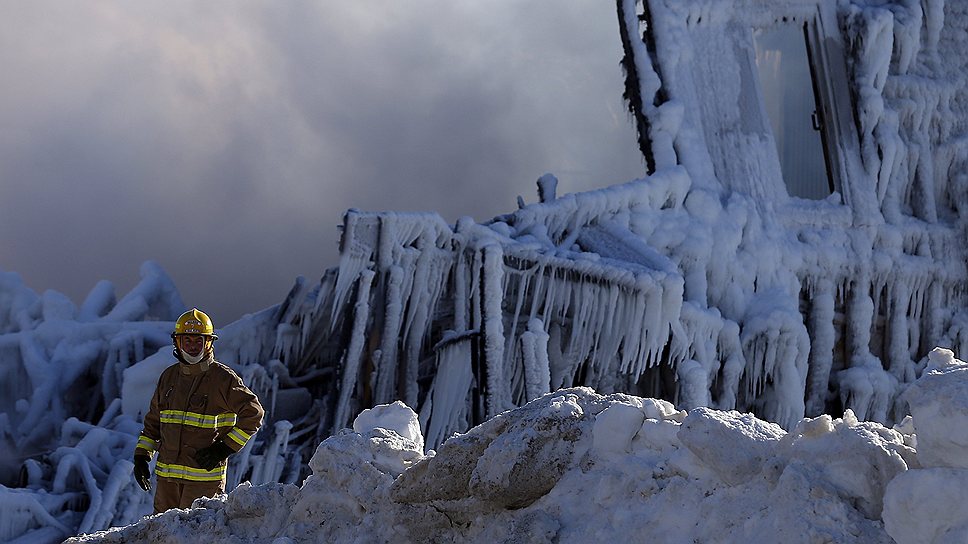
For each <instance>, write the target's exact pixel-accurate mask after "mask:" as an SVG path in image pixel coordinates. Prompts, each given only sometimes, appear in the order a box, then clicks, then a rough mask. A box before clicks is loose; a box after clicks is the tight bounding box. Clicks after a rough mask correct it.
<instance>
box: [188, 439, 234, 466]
mask: <svg viewBox="0 0 968 544" xmlns="http://www.w3.org/2000/svg"><path fill="white" fill-rule="evenodd" d="M233 453H234V450H232V448H230V447H228V446H226V445H225V443H224V442H222V441H221V440H219V441H218V442H216V443H214V444H212V445H211V446H209V447H207V448H202V449H200V450H198V452H197V453H196V454H195V461H196V462H197V463H198V466H200V467H202V468H204V469H205V470H212V469H213V468H215V467H217V466H218V464H219V463H221V462H222V461H224V460H225V459H226V458H227V457H228V456H229V455H232V454H233Z"/></svg>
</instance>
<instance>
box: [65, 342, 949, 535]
mask: <svg viewBox="0 0 968 544" xmlns="http://www.w3.org/2000/svg"><path fill="white" fill-rule="evenodd" d="M906 399H907V401H908V402H909V403H910V405H911V408H912V412H913V414H914V415H913V421H911V420H906V421H905V422H904V424H903V425H899V426H898V428H896V429H888V428H885V427H883V426H882V425H880V424H878V423H873V422H860V421H858V420H857V419H856V418H855V417H854V416H853V414H852V413H851V412H848V413H846V414H844V417H843V418H838V419H833V418H831V417H830V416H827V415H823V416H820V417H817V418H812V419H804V420H803V421H802V422H801V423H800V424H798V425H797V426H796V428H795V429H793V430H792V431H791V432H785V431H784V430H783V429H781V428H780V427H779V426H777V425H775V424H773V423H768V422H765V421H762V420H759V419H756V418H755V417H753V416H751V415H749V414H741V413H738V412H735V411H718V410H713V409H709V408H696V409H694V410H691V411H689V412H685V411H680V410H676V409H675V408H674V407H673V406H672V405H671V404H669V403H668V402H665V401H661V400H655V399H645V398H639V397H633V396H628V395H624V394H612V395H606V396H602V395H599V394H596V393H595V392H594V391H592V390H590V389H587V388H574V389H562V390H559V391H555V392H552V393H549V394H546V395H544V396H542V397H540V398H538V399H536V400H534V401H532V402H530V403H528V404H527V405H525V406H523V407H521V408H517V409H514V410H511V411H508V412H505V413H502V414H500V415H498V416H497V417H495V418H492V419H490V420H488V421H487V422H486V423H484V424H482V425H479V426H477V427H475V428H473V429H471V430H470V431H468V432H467V433H464V434H459V435H455V436H454V437H452V438H450V439H449V440H448V441H446V442H445V443H444V444H442V445H441V446H440V448H439V450H437V451H436V452H433V451H428V452H427V453H426V455H425V454H424V451H423V437H422V436H421V434H420V430H419V429H420V428H419V426H418V425H417V416H416V414H414V413H413V412H412V411H411V410H410V409H409V408H407V407H406V406H405V405H403V404H402V403H399V402H397V403H394V404H390V405H381V406H378V407H376V408H373V409H371V410H367V411H365V412H363V413H362V414H360V416H359V417H357V418H356V420H355V422H354V425H353V429H352V430H350V429H346V430H344V431H342V432H340V433H338V434H337V435H334V436H332V437H330V438H328V439H326V440H325V441H324V442H322V443H321V444H320V445H319V447H318V449H317V450H316V453H315V455H314V456H313V458H312V461H311V462H310V467H311V469H312V475H311V476H310V477H309V478H307V479H306V481H305V482H304V483H303V484H302V485H301V486H297V485H291V484H277V483H270V484H265V485H259V486H253V485H249V484H242V485H241V486H239V487H238V488H236V489H235V490H234V491H232V492H231V493H229V494H228V495H227V496H222V497H217V498H214V499H200V500H198V501H196V503H195V505H194V506H195V507H194V508H193V509H191V510H172V511H169V512H166V513H163V514H159V515H156V516H151V517H148V518H146V519H144V520H142V521H141V522H139V523H137V524H135V525H131V526H128V527H123V528H116V529H111V530H109V531H106V532H102V533H97V534H92V535H82V536H79V537H76V538H73V539H70V540H68V542H72V543H81V542H85V543H93V542H105V543H106V542H125V543H133V542H145V543H148V542H167V543H181V542H185V543H188V542H273V543H276V544H282V543H292V542H534V543H537V542H561V543H565V542H576V543H578V542H616V541H640V542H668V543H682V542H703V543H716V542H722V543H732V542H756V543H759V542H763V543H768V542H784V543H798V542H803V543H807V542H811V543H813V542H837V543H842V542H858V543H876V542H885V543H889V542H897V543H898V544H908V543H912V544H913V543H942V542H946V543H948V542H951V543H953V542H965V541H966V539H968V521H966V520H968V500H966V499H968V496H966V495H968V491H966V490H968V446H966V444H968V400H966V399H968V364H966V363H964V362H962V361H959V360H957V359H955V358H954V355H953V354H952V353H951V352H950V351H948V350H943V349H937V350H935V351H933V352H932V353H931V356H930V363H929V369H928V370H927V371H926V372H925V374H924V376H922V377H921V378H920V379H919V380H918V381H917V382H916V383H915V384H914V385H913V386H912V387H911V389H910V390H909V392H908V393H907V394H906ZM892 539H893V540H892Z"/></svg>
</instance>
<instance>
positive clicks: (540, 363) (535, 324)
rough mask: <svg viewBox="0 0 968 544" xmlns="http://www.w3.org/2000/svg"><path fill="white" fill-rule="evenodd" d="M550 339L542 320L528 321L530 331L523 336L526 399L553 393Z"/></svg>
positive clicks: (522, 350) (522, 348)
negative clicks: (549, 357) (549, 358)
mask: <svg viewBox="0 0 968 544" xmlns="http://www.w3.org/2000/svg"><path fill="white" fill-rule="evenodd" d="M548 338H549V336H548V333H546V332H545V331H544V324H543V323H542V322H541V320H540V319H531V320H530V321H528V331H527V332H525V333H523V334H522V335H521V352H522V357H523V359H524V361H523V362H524V375H525V398H528V399H534V398H538V397H540V396H541V395H543V394H545V393H548V392H550V391H551V385H550V384H551V370H550V363H549V361H548Z"/></svg>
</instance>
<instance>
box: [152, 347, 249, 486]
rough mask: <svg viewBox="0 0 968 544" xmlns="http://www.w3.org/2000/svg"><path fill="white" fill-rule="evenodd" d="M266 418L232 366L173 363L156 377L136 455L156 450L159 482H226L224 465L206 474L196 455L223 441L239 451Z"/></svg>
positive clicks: (206, 471) (215, 363)
mask: <svg viewBox="0 0 968 544" xmlns="http://www.w3.org/2000/svg"><path fill="white" fill-rule="evenodd" d="M206 367H207V368H206ZM263 414H264V411H263V409H262V405H261V404H260V403H259V399H258V397H256V396H255V394H253V393H252V391H250V390H249V388H248V387H246V386H245V384H244V383H242V379H241V378H239V376H238V374H236V373H235V372H233V371H232V369H231V368H229V367H227V366H225V365H223V364H222V363H219V362H218V361H214V360H213V361H211V363H209V364H207V365H206V364H205V363H199V364H197V365H187V364H185V363H175V364H174V365H171V366H170V367H168V368H166V369H165V371H164V372H162V373H161V377H160V378H159V379H158V386H157V387H156V388H155V394H154V395H153V396H152V397H151V406H150V408H149V409H148V413H147V414H145V422H144V430H142V431H141V436H139V437H138V446H137V447H136V448H135V455H136V456H137V455H143V456H147V457H151V455H152V454H153V453H154V452H155V451H157V452H158V462H157V463H156V465H155V474H156V475H157V476H158V477H159V478H170V479H176V480H181V481H184V480H189V481H195V482H211V481H219V480H223V481H224V479H225V462H224V461H223V462H222V463H221V464H220V465H219V466H218V467H216V468H215V469H213V470H204V469H202V468H199V467H198V463H197V462H196V461H195V453H196V452H197V451H198V450H200V449H202V448H206V447H208V446H211V445H212V444H214V443H215V441H216V440H219V439H221V440H222V442H224V443H225V444H226V445H227V446H229V447H230V448H231V449H232V450H234V451H239V450H240V449H242V447H243V446H245V444H246V442H248V440H249V439H250V438H251V437H252V435H254V434H255V433H256V431H258V430H259V427H261V426H262V416H263Z"/></svg>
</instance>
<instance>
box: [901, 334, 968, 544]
mask: <svg viewBox="0 0 968 544" xmlns="http://www.w3.org/2000/svg"><path fill="white" fill-rule="evenodd" d="M928 360H929V362H928V368H927V370H926V371H925V373H924V374H923V375H922V376H921V377H920V378H918V380H917V381H916V382H914V383H913V384H912V385H911V387H910V388H909V389H908V390H907V391H906V392H905V393H904V399H905V400H906V401H907V402H908V404H909V405H910V407H911V414H912V417H913V420H914V421H913V423H914V428H915V429H916V431H917V448H918V450H917V451H918V460H919V461H920V464H921V466H922V467H923V468H921V469H919V470H909V471H907V472H905V473H904V474H901V475H899V476H898V477H897V478H895V479H894V480H893V481H892V482H891V483H890V485H889V486H888V487H887V493H886V494H885V496H884V527H885V529H886V530H887V532H888V533H889V534H890V535H891V536H892V537H893V538H894V540H895V541H896V542H897V543H898V544H944V543H955V542H968V500H966V499H968V497H966V495H968V492H966V491H965V490H968V427H966V425H968V395H966V392H968V363H965V362H964V361H960V360H958V359H955V356H954V353H952V352H951V351H950V350H947V349H942V348H935V349H934V350H933V351H932V352H931V353H930V354H929V356H928Z"/></svg>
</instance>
